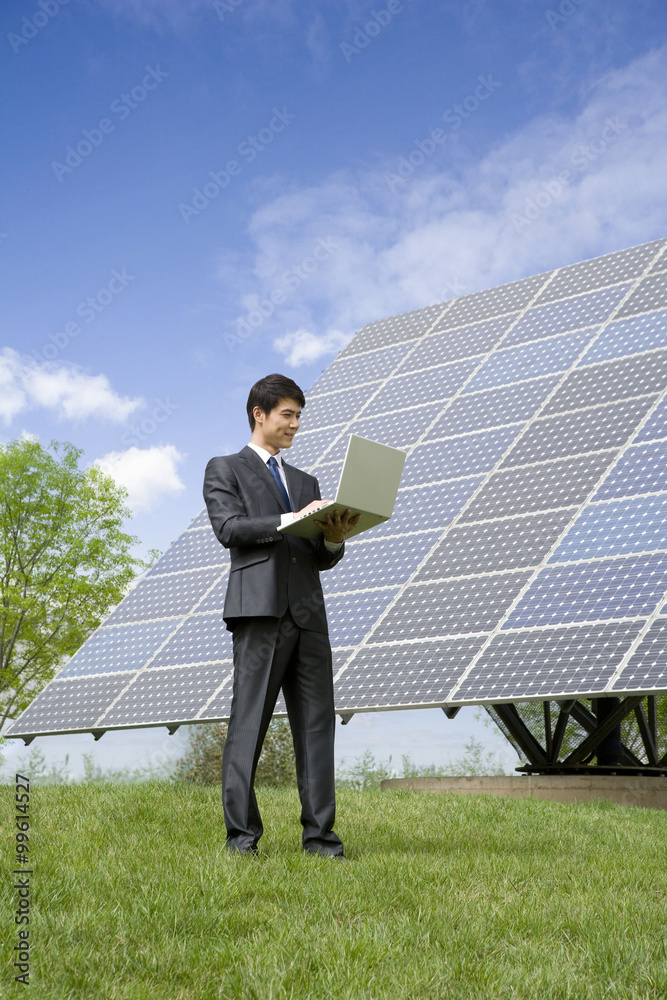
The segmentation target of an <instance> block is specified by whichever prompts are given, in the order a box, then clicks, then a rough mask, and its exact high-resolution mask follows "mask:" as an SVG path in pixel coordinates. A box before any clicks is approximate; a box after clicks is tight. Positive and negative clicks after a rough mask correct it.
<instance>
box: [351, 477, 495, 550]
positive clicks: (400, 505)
mask: <svg viewBox="0 0 667 1000" xmlns="http://www.w3.org/2000/svg"><path fill="white" fill-rule="evenodd" d="M481 481H482V480H481V477H479V476H476V477H475V478H474V479H457V480H454V481H453V482H451V481H450V482H442V483H433V484H431V485H429V486H420V487H418V488H417V489H403V490H399V491H398V496H397V498H396V506H395V507H394V514H393V517H391V518H390V519H389V520H388V521H385V522H384V524H378V526H377V527H376V528H372V529H371V532H370V533H372V535H373V537H374V538H378V537H379V536H381V535H393V534H396V533H397V532H403V531H413V530H414V529H415V528H416V527H423V525H424V512H425V511H426V512H427V514H428V518H427V524H428V527H432V528H441V529H442V528H446V527H447V525H448V524H449V523H450V522H451V521H452V520H453V519H454V518H455V517H456V515H457V514H458V513H459V512H460V511H461V509H462V508H463V507H464V505H465V504H466V503H467V501H468V500H469V499H470V497H471V496H472V494H473V493H474V492H475V490H476V489H477V487H478V486H479V484H480V483H481ZM370 533H369V534H370Z"/></svg>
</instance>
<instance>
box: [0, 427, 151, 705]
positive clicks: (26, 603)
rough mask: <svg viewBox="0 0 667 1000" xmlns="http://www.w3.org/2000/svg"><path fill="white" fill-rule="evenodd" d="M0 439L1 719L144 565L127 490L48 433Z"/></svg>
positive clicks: (38, 686) (34, 690)
mask: <svg viewBox="0 0 667 1000" xmlns="http://www.w3.org/2000/svg"><path fill="white" fill-rule="evenodd" d="M50 448H51V452H52V453H53V454H51V453H50V452H49V451H47V450H45V449H44V448H42V447H41V445H40V444H39V443H38V442H36V441H32V440H21V441H13V442H11V443H10V444H8V445H6V446H2V445H0V725H2V724H4V722H5V721H6V720H7V719H13V718H16V717H17V716H18V715H19V714H20V712H22V711H23V710H24V709H25V708H26V707H27V706H28V705H29V704H30V702H31V701H32V699H33V698H34V697H35V695H37V694H38V693H39V692H40V691H41V690H42V689H43V688H44V687H45V685H46V684H47V683H48V681H50V680H51V678H52V677H53V676H54V674H55V673H56V671H57V669H58V667H59V666H60V665H61V664H62V663H63V662H64V661H65V660H66V659H67V658H68V657H70V656H71V655H72V654H73V653H74V652H76V650H77V649H78V648H79V646H80V645H81V644H82V642H83V641H84V640H85V639H86V638H87V637H88V636H89V635H90V633H91V632H92V631H93V629H95V628H97V626H98V625H99V624H100V622H101V621H102V619H103V618H104V617H105V615H106V614H107V612H108V611H109V610H110V609H111V608H112V607H113V606H114V605H115V604H118V602H119V601H120V600H121V598H122V597H123V596H124V594H125V593H126V590H127V587H128V584H129V583H130V581H131V580H132V579H133V577H134V576H135V574H136V572H137V571H138V570H140V569H144V568H145V564H144V563H142V562H141V561H140V560H139V559H136V558H135V557H134V556H132V555H131V554H130V546H131V545H133V544H135V543H136V542H137V541H138V539H136V538H134V537H133V536H132V535H127V534H125V533H124V532H123V530H122V527H123V520H124V519H125V518H127V517H130V516H131V512H130V510H129V509H128V508H127V506H126V503H125V497H126V495H127V494H126V491H125V490H124V489H123V488H122V487H120V486H118V485H117V484H116V483H115V482H114V480H113V479H111V477H110V476H107V475H105V474H104V473H103V472H101V470H100V469H98V468H95V467H93V468H91V469H88V470H86V471H81V470H80V469H79V468H78V460H79V457H80V455H81V454H82V453H81V450H80V449H78V448H75V447H74V446H73V445H71V444H68V443H64V444H61V443H59V442H57V441H53V442H52V443H51V446H50Z"/></svg>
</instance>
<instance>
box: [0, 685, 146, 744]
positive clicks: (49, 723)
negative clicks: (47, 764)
mask: <svg viewBox="0 0 667 1000" xmlns="http://www.w3.org/2000/svg"><path fill="white" fill-rule="evenodd" d="M61 676H62V675H59V676H58V677H56V678H55V679H54V680H52V681H51V683H50V684H47V686H46V687H45V688H44V690H43V691H42V692H40V694H38V695H37V697H36V698H35V699H34V700H33V701H31V702H30V704H29V705H28V707H27V709H26V710H25V712H23V714H22V715H21V717H20V719H16V720H15V721H14V722H13V723H11V724H10V725H9V727H8V729H7V730H5V732H4V733H3V736H9V735H11V734H12V733H13V732H16V733H21V735H23V734H25V735H29V734H33V733H34V734H37V735H39V734H40V733H66V732H77V731H79V730H85V729H91V728H92V727H93V726H95V725H96V724H97V722H98V720H99V718H100V716H102V715H104V712H105V711H106V709H107V706H108V705H109V704H111V702H113V700H114V699H115V698H117V697H118V695H119V694H120V693H121V691H122V690H123V688H124V687H126V686H127V684H128V683H129V681H130V679H131V678H132V676H134V675H132V674H129V675H128V674H120V675H119V674H113V675H109V674H103V675H102V676H101V677H75V678H73V679H70V680H65V681H63V680H61V679H60V678H61Z"/></svg>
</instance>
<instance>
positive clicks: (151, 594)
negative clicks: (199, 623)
mask: <svg viewBox="0 0 667 1000" xmlns="http://www.w3.org/2000/svg"><path fill="white" fill-rule="evenodd" d="M219 576H220V567H219V566H211V567H209V568H207V569H192V570H188V571H187V572H184V573H165V574H163V575H162V576H150V577H145V578H144V579H143V580H140V581H139V583H138V584H137V586H136V587H135V588H134V590H132V591H131V592H130V593H129V594H128V595H127V597H125V599H124V600H122V601H121V602H120V604H119V605H118V607H117V608H116V609H115V611H113V612H112V613H111V614H110V615H109V617H108V618H107V620H106V622H105V625H120V624H121V623H123V622H140V621H148V620H150V619H151V618H171V617H174V616H176V615H185V614H188V612H190V611H192V610H193V608H194V607H195V606H196V604H197V603H198V601H199V600H200V599H201V596H202V594H204V593H206V591H207V590H208V588H209V587H210V586H211V584H212V583H213V582H214V581H215V580H217V579H218V577H219ZM224 579H225V581H226V579H227V578H226V575H225V577H224Z"/></svg>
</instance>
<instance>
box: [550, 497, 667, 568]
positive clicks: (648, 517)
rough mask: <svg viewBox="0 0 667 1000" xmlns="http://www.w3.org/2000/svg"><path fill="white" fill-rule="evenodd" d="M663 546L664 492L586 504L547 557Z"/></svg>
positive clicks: (666, 528) (666, 542) (666, 526)
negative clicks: (616, 500) (657, 494)
mask: <svg viewBox="0 0 667 1000" xmlns="http://www.w3.org/2000/svg"><path fill="white" fill-rule="evenodd" d="M653 549H667V496H657V497H656V496H652V497H641V498H639V499H636V500H621V501H618V502H611V503H598V504H594V505H593V506H591V507H587V508H586V509H585V510H584V511H583V512H582V514H581V515H580V516H579V518H578V519H577V520H576V521H575V522H574V524H573V525H572V526H571V528H570V530H569V531H568V533H567V535H566V536H565V538H564V539H563V541H562V542H561V543H560V545H559V546H558V548H557V549H556V551H555V552H554V554H553V556H552V557H551V559H550V560H549V562H552V563H558V562H566V561H567V560H571V559H592V558H595V557H596V556H611V555H622V554H624V553H626V552H649V551H651V550H653Z"/></svg>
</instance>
